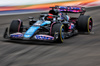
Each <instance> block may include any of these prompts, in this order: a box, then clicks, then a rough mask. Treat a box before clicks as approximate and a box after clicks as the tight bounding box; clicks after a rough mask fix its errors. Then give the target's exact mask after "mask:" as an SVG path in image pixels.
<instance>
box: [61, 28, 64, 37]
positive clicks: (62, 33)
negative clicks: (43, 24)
mask: <svg viewBox="0 0 100 66" xmlns="http://www.w3.org/2000/svg"><path fill="white" fill-rule="evenodd" d="M61 35H62V39H64V28H62V32H61Z"/></svg>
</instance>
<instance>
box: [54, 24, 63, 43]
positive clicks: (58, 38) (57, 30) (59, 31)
mask: <svg viewBox="0 0 100 66" xmlns="http://www.w3.org/2000/svg"><path fill="white" fill-rule="evenodd" d="M63 32H64V25H63V24H60V23H58V24H54V25H53V27H52V36H54V38H55V42H58V43H62V42H63V39H64V33H63Z"/></svg>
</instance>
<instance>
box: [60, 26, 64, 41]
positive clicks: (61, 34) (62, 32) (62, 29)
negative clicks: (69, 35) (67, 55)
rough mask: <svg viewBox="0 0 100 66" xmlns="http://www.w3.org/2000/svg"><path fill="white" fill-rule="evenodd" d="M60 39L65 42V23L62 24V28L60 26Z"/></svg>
mask: <svg viewBox="0 0 100 66" xmlns="http://www.w3.org/2000/svg"><path fill="white" fill-rule="evenodd" d="M60 39H61V42H63V39H64V25H62V26H61V28H60Z"/></svg>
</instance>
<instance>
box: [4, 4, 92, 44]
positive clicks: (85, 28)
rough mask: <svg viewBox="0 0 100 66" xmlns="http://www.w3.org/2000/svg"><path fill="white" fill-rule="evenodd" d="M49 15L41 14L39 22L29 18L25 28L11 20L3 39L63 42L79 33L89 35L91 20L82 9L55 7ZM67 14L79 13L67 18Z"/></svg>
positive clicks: (18, 21)
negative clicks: (27, 25)
mask: <svg viewBox="0 0 100 66" xmlns="http://www.w3.org/2000/svg"><path fill="white" fill-rule="evenodd" d="M50 8H52V9H51V10H50V11H49V13H41V14H40V18H39V20H37V21H35V20H34V18H29V25H30V26H29V27H25V26H24V25H23V22H22V21H21V20H20V19H18V20H13V21H12V23H11V24H10V27H9V28H8V27H7V28H6V30H5V33H4V38H6V39H22V40H49V41H55V42H60V43H61V42H63V39H64V38H68V37H71V36H73V35H76V34H78V33H79V32H87V33H90V32H91V30H92V26H93V20H92V18H91V17H90V16H85V15H84V13H85V11H86V10H85V8H84V7H76V6H55V7H50ZM68 13H80V16H79V17H78V18H77V17H69V16H68V15H67V14H68Z"/></svg>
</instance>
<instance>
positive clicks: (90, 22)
mask: <svg viewBox="0 0 100 66" xmlns="http://www.w3.org/2000/svg"><path fill="white" fill-rule="evenodd" d="M87 27H88V32H90V31H91V30H92V20H91V17H90V18H89V19H88V25H87Z"/></svg>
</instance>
